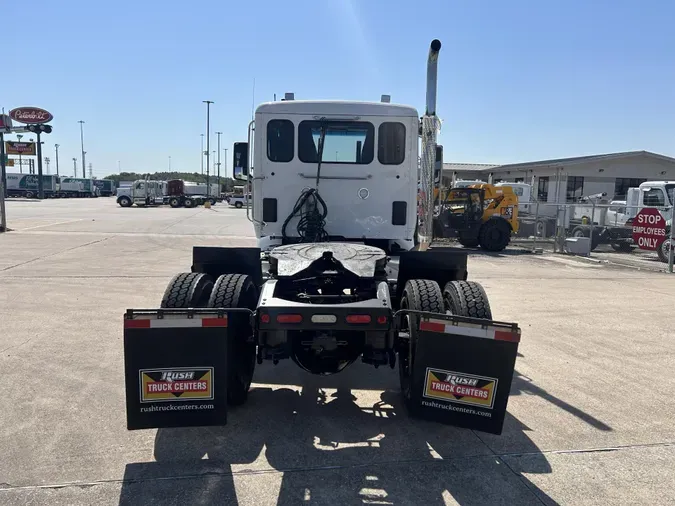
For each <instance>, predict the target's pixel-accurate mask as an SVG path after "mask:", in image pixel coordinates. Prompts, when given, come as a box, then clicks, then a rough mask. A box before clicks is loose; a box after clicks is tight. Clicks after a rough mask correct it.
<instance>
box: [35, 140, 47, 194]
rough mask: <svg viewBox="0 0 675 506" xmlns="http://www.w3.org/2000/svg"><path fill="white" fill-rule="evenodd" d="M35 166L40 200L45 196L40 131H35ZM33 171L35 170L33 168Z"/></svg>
mask: <svg viewBox="0 0 675 506" xmlns="http://www.w3.org/2000/svg"><path fill="white" fill-rule="evenodd" d="M37 168H38V198H39V199H40V200H42V199H43V198H45V186H44V185H45V183H44V181H43V180H42V141H41V140H40V132H39V131H38V133H37ZM33 172H35V170H33Z"/></svg>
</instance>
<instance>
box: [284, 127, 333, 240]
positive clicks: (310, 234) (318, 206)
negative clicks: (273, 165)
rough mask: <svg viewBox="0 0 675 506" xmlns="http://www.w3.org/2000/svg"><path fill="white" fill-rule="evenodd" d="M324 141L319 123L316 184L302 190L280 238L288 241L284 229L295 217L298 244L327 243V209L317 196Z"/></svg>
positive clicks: (319, 196) (324, 133)
mask: <svg viewBox="0 0 675 506" xmlns="http://www.w3.org/2000/svg"><path fill="white" fill-rule="evenodd" d="M325 140H326V127H325V125H324V124H323V122H322V123H321V134H320V136H319V145H318V150H317V151H318V164H317V168H316V183H315V187H314V188H307V189H306V190H303V191H302V193H301V194H300V196H299V197H298V200H297V201H296V202H295V205H294V206H293V211H291V214H289V215H288V218H286V221H284V225H283V227H282V228H281V236H282V237H283V238H284V239H288V236H287V235H286V227H287V226H288V224H289V223H290V221H291V220H292V219H293V218H295V217H296V216H298V217H299V220H298V224H297V226H296V230H297V233H298V236H300V242H322V241H328V240H329V238H330V236H329V235H328V232H326V228H325V227H326V216H327V215H328V207H327V206H326V202H325V201H324V200H323V198H322V197H321V195H319V180H320V178H321V161H322V158H323V145H324V142H325Z"/></svg>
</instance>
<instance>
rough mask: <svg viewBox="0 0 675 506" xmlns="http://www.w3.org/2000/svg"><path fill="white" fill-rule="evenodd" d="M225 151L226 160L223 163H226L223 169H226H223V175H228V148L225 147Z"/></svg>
mask: <svg viewBox="0 0 675 506" xmlns="http://www.w3.org/2000/svg"><path fill="white" fill-rule="evenodd" d="M223 151H225V158H224V160H225V161H224V163H223V165H225V167H223V169H224V170H223V177H227V148H225V149H223Z"/></svg>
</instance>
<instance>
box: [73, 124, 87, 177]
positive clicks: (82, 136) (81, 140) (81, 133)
mask: <svg viewBox="0 0 675 506" xmlns="http://www.w3.org/2000/svg"><path fill="white" fill-rule="evenodd" d="M78 123H79V124H80V143H81V145H82V177H83V178H86V177H87V174H86V173H85V172H86V167H87V164H86V161H85V158H84V155H85V151H84V130H83V127H82V125H84V121H82V120H80V121H78ZM75 177H77V174H75Z"/></svg>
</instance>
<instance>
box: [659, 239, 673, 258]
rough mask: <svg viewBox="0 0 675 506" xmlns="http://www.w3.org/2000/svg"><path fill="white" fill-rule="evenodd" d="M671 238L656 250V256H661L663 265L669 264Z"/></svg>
mask: <svg viewBox="0 0 675 506" xmlns="http://www.w3.org/2000/svg"><path fill="white" fill-rule="evenodd" d="M670 247H671V244H670V238H668V239H666V240H664V241H663V242H662V243H661V244H659V246H658V247H657V248H656V254H657V255H658V256H659V260H661V261H662V262H663V263H666V264H667V263H668V255H669V254H670Z"/></svg>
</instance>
